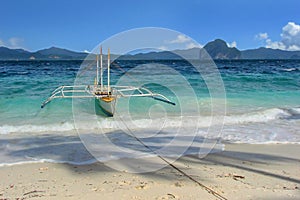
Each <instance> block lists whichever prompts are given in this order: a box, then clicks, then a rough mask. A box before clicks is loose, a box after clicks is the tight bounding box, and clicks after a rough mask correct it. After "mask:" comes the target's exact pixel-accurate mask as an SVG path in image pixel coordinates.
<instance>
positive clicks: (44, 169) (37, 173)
mask: <svg viewBox="0 0 300 200" xmlns="http://www.w3.org/2000/svg"><path fill="white" fill-rule="evenodd" d="M225 148H226V149H225V151H223V152H220V153H215V154H209V155H208V156H207V157H206V158H204V159H199V158H197V157H195V156H185V157H182V158H180V159H179V160H177V161H176V162H175V163H173V164H174V166H176V167H178V168H179V169H180V170H182V171H183V172H185V173H186V174H188V175H190V176H191V177H192V178H193V179H195V180H197V181H198V182H199V183H201V184H203V185H205V186H206V187H209V188H210V189H212V190H214V191H215V192H217V193H218V194H220V195H221V196H222V197H224V198H226V199H299V198H300V158H299V152H300V145H292V144H268V145H266V144H264V145H254V144H253V145H251V144H226V145H225ZM0 177H1V181H0V199H218V198H217V197H216V196H214V195H213V194H211V193H209V192H208V191H206V190H205V189H204V188H203V187H201V186H200V185H199V184H197V183H195V182H193V181H192V180H190V179H189V178H187V177H185V176H184V175H182V174H181V173H180V172H178V171H176V170H175V169H174V168H172V167H171V166H168V167H165V168H163V169H161V170H159V171H156V172H152V173H144V174H130V173H127V172H119V171H115V170H113V169H110V168H109V167H107V166H106V165H104V164H103V163H95V164H91V165H84V166H74V165H69V164H54V163H37V164H22V165H14V166H4V167H1V168H0Z"/></svg>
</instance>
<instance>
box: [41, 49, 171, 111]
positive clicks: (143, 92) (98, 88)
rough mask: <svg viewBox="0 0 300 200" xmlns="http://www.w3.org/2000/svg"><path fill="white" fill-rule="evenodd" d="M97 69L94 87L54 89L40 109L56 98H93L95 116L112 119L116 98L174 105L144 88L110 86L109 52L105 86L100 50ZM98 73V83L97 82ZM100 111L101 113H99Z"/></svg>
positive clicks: (79, 86) (78, 86) (80, 86)
mask: <svg viewBox="0 0 300 200" xmlns="http://www.w3.org/2000/svg"><path fill="white" fill-rule="evenodd" d="M96 60H97V67H96V78H95V82H94V85H69V86H60V87H58V88H56V89H55V90H54V91H53V92H52V93H51V95H50V97H49V98H48V99H46V100H45V101H44V102H43V103H42V105H41V108H44V107H45V106H46V105H47V104H48V103H50V102H51V101H52V100H54V99H57V98H72V99H73V98H94V99H95V110H96V113H97V114H104V115H105V116H107V117H112V116H113V115H114V113H115V109H116V104H117V100H118V98H130V97H151V98H153V99H155V100H158V101H162V102H164V103H168V104H171V105H176V104H175V103H174V102H172V101H170V100H169V99H168V98H167V97H165V96H164V95H162V94H159V93H154V92H152V91H151V90H149V89H147V88H145V87H134V86H119V85H110V51H109V49H108V54H107V85H104V84H103V55H102V47H101V49H100V70H99V55H98V54H97V55H96ZM99 71H100V81H99ZM100 110H101V111H102V112H100Z"/></svg>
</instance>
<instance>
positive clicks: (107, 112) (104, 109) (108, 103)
mask: <svg viewBox="0 0 300 200" xmlns="http://www.w3.org/2000/svg"><path fill="white" fill-rule="evenodd" d="M115 105H116V99H115V98H113V97H102V98H96V99H95V110H96V114H97V115H103V116H106V117H113V116H114V113H115Z"/></svg>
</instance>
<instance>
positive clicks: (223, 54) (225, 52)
mask: <svg viewBox="0 0 300 200" xmlns="http://www.w3.org/2000/svg"><path fill="white" fill-rule="evenodd" d="M203 49H205V50H206V51H207V53H208V54H209V55H210V56H211V57H212V59H215V60H237V59H259V60H264V59H300V51H284V50H279V49H270V48H264V47H261V48H258V49H249V50H243V51H241V50H239V49H237V48H235V47H228V45H227V43H226V42H225V41H224V40H221V39H216V40H214V41H212V42H209V43H207V44H206V45H205V46H204V47H203ZM199 50H200V49H199V48H192V49H186V50H174V51H160V52H148V53H138V54H134V55H122V56H120V57H119V55H114V56H113V57H119V59H124V60H132V59H135V60H137V59H140V60H172V59H175V60H176V59H180V57H179V56H178V55H177V54H178V53H179V54H180V55H184V56H186V58H189V57H192V56H194V55H198V54H199ZM87 55H88V53H84V52H75V51H70V50H67V49H62V48H57V47H51V48H48V49H43V50H39V51H36V52H29V51H26V50H24V49H10V48H7V47H0V60H83V59H85V58H86V56H87Z"/></svg>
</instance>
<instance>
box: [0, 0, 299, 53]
mask: <svg viewBox="0 0 300 200" xmlns="http://www.w3.org/2000/svg"><path fill="white" fill-rule="evenodd" d="M0 5H1V12H0V46H6V47H9V48H24V49H26V50H29V51H36V50H39V49H44V48H49V47H51V46H56V47H61V48H66V49H70V50H74V51H85V50H87V51H91V50H92V49H93V48H94V47H95V46H96V45H98V44H99V43H100V42H102V41H104V40H106V39H107V38H109V37H111V36H113V35H115V34H118V33H120V32H123V31H127V30H130V29H134V28H142V27H162V28H167V29H172V30H175V31H178V32H180V33H182V35H181V34H179V35H178V36H177V38H174V41H177V40H178V41H179V40H180V37H181V39H183V40H184V39H185V37H186V36H187V37H190V38H192V39H193V40H195V41H197V42H198V43H199V44H200V45H205V44H206V43H207V42H209V41H212V40H214V39H217V38H220V39H223V40H225V41H226V42H227V43H228V45H229V46H234V47H237V48H238V49H241V50H243V49H253V48H258V47H261V46H264V47H270V48H278V49H285V50H300V11H299V10H300V1H299V0H251V1H245V0H150V1H146V0H145V1H143V0H125V1H124V0H123V1H121V0H120V1H119V0H107V1H102V0H1V1H0ZM172 41H173V40H172ZM179 42H180V41H179Z"/></svg>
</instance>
